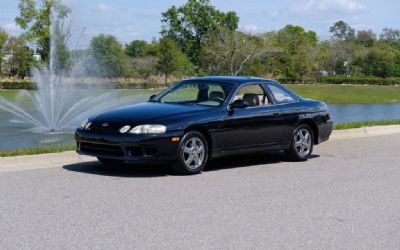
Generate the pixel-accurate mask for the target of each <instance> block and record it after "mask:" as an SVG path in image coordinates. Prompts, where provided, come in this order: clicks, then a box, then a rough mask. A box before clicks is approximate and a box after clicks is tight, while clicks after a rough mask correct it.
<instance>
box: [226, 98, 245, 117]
mask: <svg viewBox="0 0 400 250" xmlns="http://www.w3.org/2000/svg"><path fill="white" fill-rule="evenodd" d="M248 106H249V103H248V102H247V101H245V100H236V101H234V102H232V103H231V104H230V105H229V106H228V113H229V114H232V113H233V110H234V109H243V108H246V107H248Z"/></svg>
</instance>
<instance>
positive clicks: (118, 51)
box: [89, 34, 127, 78]
mask: <svg viewBox="0 0 400 250" xmlns="http://www.w3.org/2000/svg"><path fill="white" fill-rule="evenodd" d="M89 51H90V52H89V54H90V55H91V56H92V57H93V59H94V61H95V63H96V64H97V66H98V67H97V68H96V69H91V70H92V72H93V73H94V74H96V75H99V76H102V77H110V78H113V77H120V76H123V74H124V71H125V67H126V64H127V56H126V54H125V52H124V48H123V47H122V44H121V43H119V42H118V41H117V39H116V38H115V37H113V36H110V35H103V34H101V35H98V36H96V37H94V38H92V40H91V41H90V49H89Z"/></svg>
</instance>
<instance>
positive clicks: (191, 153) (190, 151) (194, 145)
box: [183, 137, 205, 170]
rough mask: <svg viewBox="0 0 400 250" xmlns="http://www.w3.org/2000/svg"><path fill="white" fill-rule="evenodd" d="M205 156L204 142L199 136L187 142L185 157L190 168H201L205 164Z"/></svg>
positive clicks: (184, 150) (184, 151)
mask: <svg viewBox="0 0 400 250" xmlns="http://www.w3.org/2000/svg"><path fill="white" fill-rule="evenodd" d="M204 157H205V148H204V144H203V142H202V141H201V140H200V139H199V138H197V137H193V138H191V139H190V140H188V141H187V142H186V143H185V146H184V149H183V159H184V162H185V165H186V167H187V168H188V169H191V170H195V169H197V168H199V167H200V166H201V165H202V164H203V161H204Z"/></svg>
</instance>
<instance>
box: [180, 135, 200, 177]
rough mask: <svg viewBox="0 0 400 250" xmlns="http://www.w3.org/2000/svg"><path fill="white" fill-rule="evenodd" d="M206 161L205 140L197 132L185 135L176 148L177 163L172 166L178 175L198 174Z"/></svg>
mask: <svg viewBox="0 0 400 250" xmlns="http://www.w3.org/2000/svg"><path fill="white" fill-rule="evenodd" d="M207 161H208V144H207V140H206V138H205V137H204V136H203V135H202V134H201V133H199V132H197V131H190V132H188V133H186V134H185V135H184V136H183V138H182V140H181V142H180V144H179V147H178V152H177V162H176V163H175V164H174V165H173V168H174V170H175V171H176V172H178V173H180V174H187V175H189V174H199V173H201V171H202V170H203V169H204V167H205V166H206V164H207Z"/></svg>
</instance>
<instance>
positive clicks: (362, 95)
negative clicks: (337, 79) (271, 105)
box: [286, 84, 400, 103]
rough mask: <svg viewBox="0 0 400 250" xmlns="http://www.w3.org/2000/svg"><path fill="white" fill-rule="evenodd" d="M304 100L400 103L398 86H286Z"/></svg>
mask: <svg viewBox="0 0 400 250" xmlns="http://www.w3.org/2000/svg"><path fill="white" fill-rule="evenodd" d="M286 86H287V87H289V88H290V89H291V90H293V91H295V92H296V93H298V94H299V95H301V96H303V97H305V98H311V99H316V100H321V101H324V102H326V103H395V102H400V86H366V85H361V86H360V85H293V84H288V85H286Z"/></svg>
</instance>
